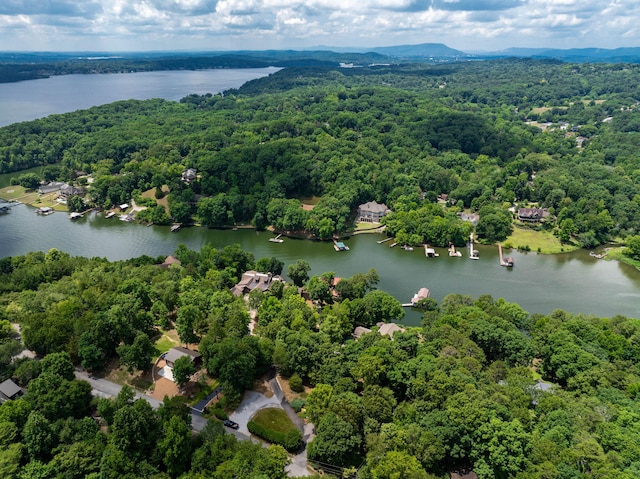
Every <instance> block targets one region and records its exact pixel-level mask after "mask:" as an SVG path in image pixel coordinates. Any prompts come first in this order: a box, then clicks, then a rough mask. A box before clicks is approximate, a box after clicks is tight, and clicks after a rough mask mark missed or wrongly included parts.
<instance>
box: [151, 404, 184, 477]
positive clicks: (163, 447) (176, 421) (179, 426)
mask: <svg viewBox="0 0 640 479" xmlns="http://www.w3.org/2000/svg"><path fill="white" fill-rule="evenodd" d="M158 448H159V449H160V454H162V462H163V463H164V465H165V467H166V468H167V472H168V473H169V474H171V476H172V477H177V476H179V475H180V474H182V473H183V472H185V471H186V470H187V469H188V467H189V459H190V457H191V429H190V428H189V426H188V425H187V423H185V422H184V421H183V420H182V419H180V418H179V417H178V416H173V417H172V418H171V419H170V420H169V422H168V423H167V424H166V425H165V429H164V437H163V438H162V439H161V440H160V442H159V444H158Z"/></svg>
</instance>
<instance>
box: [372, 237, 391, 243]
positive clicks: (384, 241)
mask: <svg viewBox="0 0 640 479" xmlns="http://www.w3.org/2000/svg"><path fill="white" fill-rule="evenodd" d="M392 239H393V238H385V239H383V240H380V241H376V243H378V244H382V243H386V242H387V241H391V240H392Z"/></svg>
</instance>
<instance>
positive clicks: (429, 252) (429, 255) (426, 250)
mask: <svg viewBox="0 0 640 479" xmlns="http://www.w3.org/2000/svg"><path fill="white" fill-rule="evenodd" d="M424 255H425V256H426V257H427V258H437V257H438V256H440V255H439V254H438V253H436V250H434V249H433V248H430V247H429V245H428V244H426V245H424Z"/></svg>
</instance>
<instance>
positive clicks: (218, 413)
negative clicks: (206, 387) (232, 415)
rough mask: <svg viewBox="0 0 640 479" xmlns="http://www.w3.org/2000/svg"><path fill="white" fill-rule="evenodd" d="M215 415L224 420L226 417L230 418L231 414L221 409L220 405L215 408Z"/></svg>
mask: <svg viewBox="0 0 640 479" xmlns="http://www.w3.org/2000/svg"><path fill="white" fill-rule="evenodd" d="M213 415H214V416H215V417H217V418H218V419H220V420H221V421H224V420H225V419H229V415H228V414H227V413H226V412H224V410H223V409H220V408H219V407H217V408H215V409H214V410H213Z"/></svg>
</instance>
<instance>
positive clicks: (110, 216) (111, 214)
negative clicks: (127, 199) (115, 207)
mask: <svg viewBox="0 0 640 479" xmlns="http://www.w3.org/2000/svg"><path fill="white" fill-rule="evenodd" d="M115 215H116V212H115V211H109V212H108V213H107V214H106V215H104V217H105V219H109V218H113V217H114V216H115Z"/></svg>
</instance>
